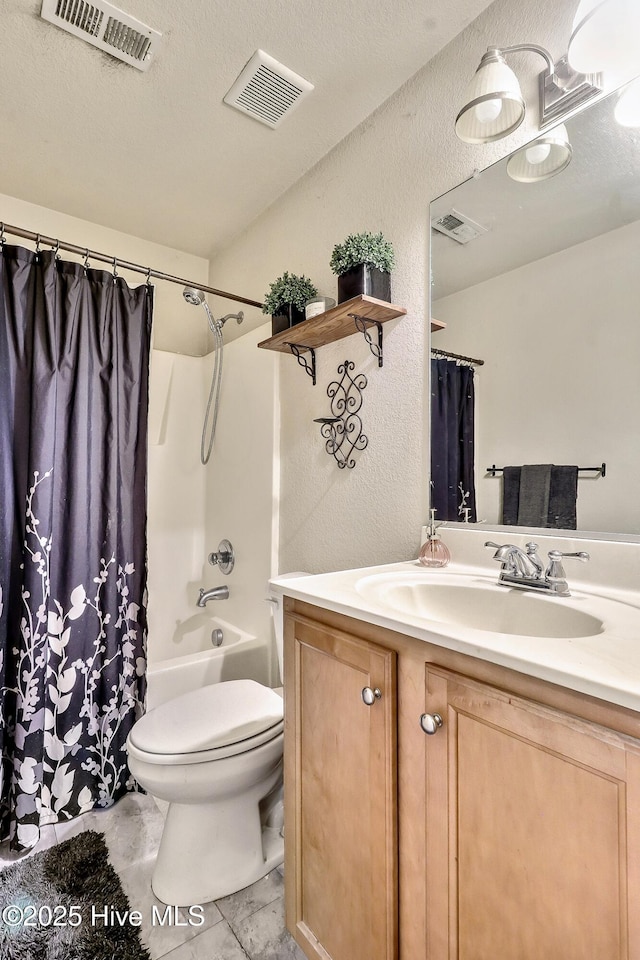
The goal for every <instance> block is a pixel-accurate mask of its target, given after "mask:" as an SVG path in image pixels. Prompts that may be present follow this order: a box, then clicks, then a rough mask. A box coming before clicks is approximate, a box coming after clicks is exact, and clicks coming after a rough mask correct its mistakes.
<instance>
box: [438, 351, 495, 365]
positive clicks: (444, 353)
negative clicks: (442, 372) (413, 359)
mask: <svg viewBox="0 0 640 960" xmlns="http://www.w3.org/2000/svg"><path fill="white" fill-rule="evenodd" d="M431 353H435V354H436V356H438V357H448V358H449V359H450V360H462V361H464V363H471V364H473V365H474V366H475V367H484V360H474V358H473V357H465V356H463V355H462V354H461V353H449V351H448V350H439V349H438V347H431Z"/></svg>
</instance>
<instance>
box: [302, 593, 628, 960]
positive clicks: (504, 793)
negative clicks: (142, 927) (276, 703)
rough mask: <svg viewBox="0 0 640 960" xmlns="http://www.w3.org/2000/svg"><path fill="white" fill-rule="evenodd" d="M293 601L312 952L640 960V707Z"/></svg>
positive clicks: (306, 946) (307, 933)
mask: <svg viewBox="0 0 640 960" xmlns="http://www.w3.org/2000/svg"><path fill="white" fill-rule="evenodd" d="M285 610H286V612H287V615H286V619H285V624H286V627H285V657H286V659H285V677H286V685H285V696H286V703H285V716H286V735H285V830H286V838H287V842H286V844H285V855H286V867H285V876H286V883H285V887H286V904H287V924H288V926H289V929H290V930H291V931H292V932H293V933H294V936H295V937H296V940H297V941H298V943H299V944H300V945H301V946H302V948H303V950H304V951H305V953H306V954H307V956H308V957H309V958H323V960H327V958H330V960H354V958H363V960H364V958H367V960H369V958H373V960H382V958H385V960H386V958H395V957H399V960H539V958H540V957H548V958H550V960H590V958H593V960H596V958H597V960H603V958H606V960H640V910H639V909H638V903H640V739H638V738H639V737H640V720H639V718H638V715H637V714H635V713H634V712H633V711H630V710H626V709H624V708H622V707H617V706H615V705H612V704H607V703H604V702H603V701H600V700H595V699H593V698H590V697H587V696H583V695H582V694H578V693H575V692H573V691H570V690H568V689H564V688H562V687H558V686H555V685H553V684H550V683H546V682H544V681H541V680H537V679H535V678H532V677H529V676H526V675H524V674H519V673H516V672H514V671H512V670H508V669H506V668H503V667H500V666H497V665H494V664H491V663H488V662H486V661H483V660H479V659H475V658H472V657H468V656H465V655H462V654H459V653H456V652H453V651H450V650H447V649H445V648H442V647H439V646H437V645H435V644H431V643H425V642H424V641H421V640H416V639H412V638H410V637H405V636H403V635H401V634H399V633H396V632H392V631H389V630H386V629H383V628H381V627H377V626H372V625H370V624H367V623H364V622H362V621H358V620H355V619H351V618H346V617H342V616H340V615H338V614H335V613H332V612H331V611H328V610H325V609H322V608H319V607H314V606H312V605H310V604H308V603H304V602H302V601H294V600H291V599H287V600H286V601H285ZM396 678H397V686H396ZM364 687H369V688H371V689H372V690H375V689H376V688H378V689H379V690H380V692H381V697H380V698H379V699H376V700H375V701H374V703H373V705H372V706H371V707H367V706H365V704H364V703H363V701H362V698H361V690H362V688H364ZM422 715H427V716H426V718H425V719H424V720H423V726H424V727H426V728H427V729H429V730H434V731H435V732H434V733H433V734H432V735H429V734H427V733H425V732H424V729H423V726H421V722H420V721H421V716H422ZM438 719H441V720H442V725H441V726H439V725H438V722H437V721H438ZM396 736H397V749H396ZM396 842H397V846H396ZM396 851H397V862H396Z"/></svg>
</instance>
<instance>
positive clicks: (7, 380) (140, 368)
mask: <svg viewBox="0 0 640 960" xmlns="http://www.w3.org/2000/svg"><path fill="white" fill-rule="evenodd" d="M151 316H152V290H151V288H150V287H146V286H144V285H143V286H141V287H137V288H135V289H130V288H129V287H128V286H127V284H126V283H125V282H124V280H122V279H121V278H119V277H118V278H114V276H113V275H112V274H111V273H108V272H105V271H101V270H91V269H85V268H84V267H83V266H82V265H80V264H74V263H68V262H64V261H61V260H59V259H58V258H56V257H55V256H54V254H53V252H47V253H33V252H31V251H29V250H26V249H24V248H21V247H15V246H10V245H8V244H4V245H3V248H2V255H1V256H0V484H1V496H2V499H1V502H0V750H1V762H0V837H1V838H2V839H5V838H6V837H9V838H10V840H11V846H12V848H13V849H17V850H22V849H27V848H30V847H33V846H34V845H35V844H36V843H37V842H38V839H39V836H40V828H41V827H42V826H44V825H46V824H50V823H56V822H58V821H60V820H67V819H70V818H72V817H75V816H77V815H78V814H81V813H84V812H86V811H88V810H90V809H92V808H93V807H95V806H108V805H109V804H111V803H113V802H114V800H116V799H117V798H118V797H119V796H121V795H122V794H123V793H124V792H125V791H126V790H127V789H133V788H134V784H133V781H132V779H131V776H130V774H129V771H128V767H127V760H126V750H125V742H126V738H127V735H128V733H129V730H130V729H131V727H132V725H133V723H134V722H135V720H136V719H137V718H138V717H139V716H140V714H141V712H142V708H143V703H144V695H145V683H146V679H145V671H146V609H145V592H146V433H147V409H148V369H149V350H150V333H151Z"/></svg>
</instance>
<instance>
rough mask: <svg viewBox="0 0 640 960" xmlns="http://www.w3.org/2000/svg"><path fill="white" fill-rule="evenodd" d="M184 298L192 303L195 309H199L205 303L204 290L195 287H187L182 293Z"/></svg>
mask: <svg viewBox="0 0 640 960" xmlns="http://www.w3.org/2000/svg"><path fill="white" fill-rule="evenodd" d="M182 296H183V297H184V298H185V300H186V301H187V303H192V304H193V305H194V306H195V307H199V306H200V304H202V303H205V299H204V293H203V292H202V290H196V288H195V287H185V288H184V290H183V291H182Z"/></svg>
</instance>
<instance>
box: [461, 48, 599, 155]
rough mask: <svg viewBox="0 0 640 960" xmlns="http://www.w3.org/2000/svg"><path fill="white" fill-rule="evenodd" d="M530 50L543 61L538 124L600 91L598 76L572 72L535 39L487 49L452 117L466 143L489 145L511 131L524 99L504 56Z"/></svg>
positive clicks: (553, 119)
mask: <svg viewBox="0 0 640 960" xmlns="http://www.w3.org/2000/svg"><path fill="white" fill-rule="evenodd" d="M521 51H531V52H532V53H537V54H538V55H539V56H541V57H542V58H543V59H544V60H546V63H547V67H546V69H545V70H544V71H543V72H542V73H541V74H540V127H541V128H542V127H546V126H548V125H549V124H551V123H555V122H557V121H558V120H560V119H561V118H562V117H564V116H565V115H566V114H568V113H569V112H573V111H574V110H576V109H577V108H578V107H580V106H582V105H583V103H586V102H587V101H588V100H590V99H591V98H592V97H594V96H596V95H597V94H598V93H600V92H601V90H602V83H601V78H600V76H599V75H593V74H592V75H584V74H581V73H577V72H576V71H575V70H574V69H573V68H572V67H570V66H569V64H568V62H567V59H566V57H563V58H562V59H560V60H559V61H558V62H557V63H554V61H553V58H552V57H551V54H550V53H549V52H548V50H545V48H544V47H540V46H538V44H535V43H519V44H516V45H515V46H512V47H489V48H488V50H487V52H486V53H485V54H483V57H482V59H481V61H480V65H479V67H478V69H477V70H476V73H475V76H474V78H473V80H472V81H471V83H470V85H469V88H468V90H467V96H466V102H465V105H464V106H463V108H462V109H461V110H460V112H459V114H458V116H457V117H456V133H457V135H458V137H459V138H460V139H461V140H464V141H465V142H466V143H491V142H492V141H494V140H500V139H501V138H502V137H506V136H508V135H509V134H510V133H513V131H514V130H516V129H517V128H518V127H519V126H520V124H521V123H522V121H523V120H524V115H525V102H524V99H523V97H522V93H521V91H520V84H519V82H518V78H517V77H516V75H515V73H514V72H513V70H512V69H511V68H510V67H509V66H507V63H506V61H505V55H507V54H511V53H519V52H521Z"/></svg>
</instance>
